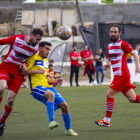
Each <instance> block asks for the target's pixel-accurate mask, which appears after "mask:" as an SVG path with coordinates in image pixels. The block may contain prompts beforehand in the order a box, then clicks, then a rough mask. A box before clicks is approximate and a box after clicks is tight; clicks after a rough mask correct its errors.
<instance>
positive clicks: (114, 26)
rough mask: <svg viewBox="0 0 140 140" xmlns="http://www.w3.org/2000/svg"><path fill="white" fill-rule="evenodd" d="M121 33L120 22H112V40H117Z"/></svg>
mask: <svg viewBox="0 0 140 140" xmlns="http://www.w3.org/2000/svg"><path fill="white" fill-rule="evenodd" d="M120 35H121V28H120V26H119V25H118V24H111V25H110V41H112V42H114V43H115V42H116V41H118V39H119V38H120Z"/></svg>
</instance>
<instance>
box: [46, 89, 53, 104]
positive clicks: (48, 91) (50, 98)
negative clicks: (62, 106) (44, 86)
mask: <svg viewBox="0 0 140 140" xmlns="http://www.w3.org/2000/svg"><path fill="white" fill-rule="evenodd" d="M44 96H45V98H46V99H47V100H48V102H54V98H55V94H54V93H53V92H52V91H50V90H47V91H46V92H45V94H44Z"/></svg>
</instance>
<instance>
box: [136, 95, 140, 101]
mask: <svg viewBox="0 0 140 140" xmlns="http://www.w3.org/2000/svg"><path fill="white" fill-rule="evenodd" d="M136 103H140V95H136Z"/></svg>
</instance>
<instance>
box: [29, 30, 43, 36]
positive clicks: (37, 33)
mask: <svg viewBox="0 0 140 140" xmlns="http://www.w3.org/2000/svg"><path fill="white" fill-rule="evenodd" d="M31 34H33V35H34V36H37V35H40V36H43V31H42V30H41V29H39V28H35V29H33V31H32V32H31Z"/></svg>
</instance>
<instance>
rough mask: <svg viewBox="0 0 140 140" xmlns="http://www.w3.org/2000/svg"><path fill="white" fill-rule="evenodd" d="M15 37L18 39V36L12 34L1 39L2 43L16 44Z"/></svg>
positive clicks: (0, 42)
mask: <svg viewBox="0 0 140 140" xmlns="http://www.w3.org/2000/svg"><path fill="white" fill-rule="evenodd" d="M15 39H16V36H10V37H8V38H4V39H0V45H5V44H9V45H12V44H14V42H15Z"/></svg>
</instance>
